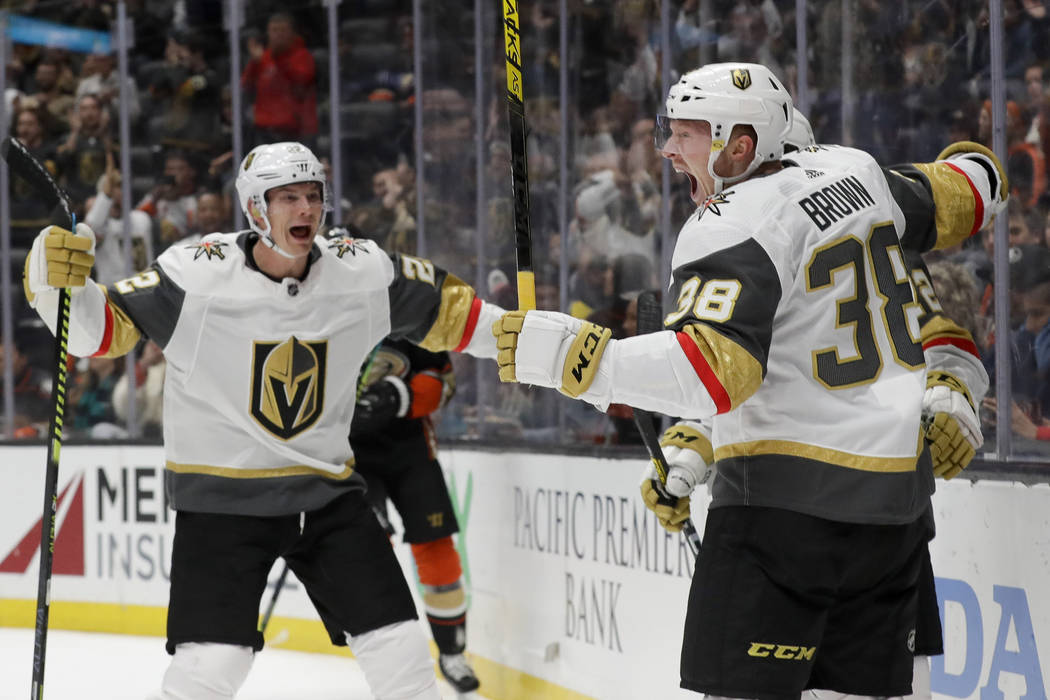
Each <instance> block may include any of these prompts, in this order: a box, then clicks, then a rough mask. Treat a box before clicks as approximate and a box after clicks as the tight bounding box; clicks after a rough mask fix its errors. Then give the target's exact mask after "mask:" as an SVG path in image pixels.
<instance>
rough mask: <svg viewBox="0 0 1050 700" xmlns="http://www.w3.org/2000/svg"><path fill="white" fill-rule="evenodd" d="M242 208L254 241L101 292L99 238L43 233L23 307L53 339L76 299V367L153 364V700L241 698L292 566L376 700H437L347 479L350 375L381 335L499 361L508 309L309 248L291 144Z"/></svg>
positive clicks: (315, 209) (466, 290)
mask: <svg viewBox="0 0 1050 700" xmlns="http://www.w3.org/2000/svg"><path fill="white" fill-rule="evenodd" d="M236 187H237V193H238V195H239V198H240V202H241V207H242V208H243V210H244V214H245V216H246V217H247V219H248V221H249V223H250V226H251V230H250V231H243V232H239V233H225V234H211V235H208V236H206V237H204V238H203V239H202V240H201V241H200V242H199V243H196V244H193V245H186V246H173V247H172V248H169V249H168V250H167V251H165V252H164V254H162V255H161V256H160V257H159V258H158V259H157V260H156V262H155V263H153V265H152V266H150V267H149V268H147V269H146V270H143V271H142V272H140V273H139V274H137V275H135V276H134V277H131V278H129V279H126V280H121V281H119V282H117V283H115V284H113V285H111V286H108V287H102V286H100V285H98V284H96V283H94V282H92V281H89V280H86V279H85V277H86V274H87V272H88V271H89V270H90V266H91V263H92V257H93V248H94V234H93V232H92V231H91V229H90V228H89V227H87V226H85V225H83V224H80V225H78V226H77V227H76V229H77V230H76V232H75V233H73V232H69V231H64V230H62V229H59V228H57V227H49V228H47V229H45V230H43V231H41V233H40V235H39V236H38V237H37V239H36V241H35V242H34V244H33V249H32V252H31V254H30V256H29V258H28V260H27V261H26V273H25V284H26V290H27V296H28V297H29V299H30V300H31V303H32V304H33V306H34V308H36V310H37V311H38V312H39V313H40V315H41V316H42V317H43V318H44V320H45V321H46V322H47V323H48V324H50V325H51V326H52V328H53V326H54V323H55V315H56V309H57V300H58V288H59V287H64V286H68V287H71V288H72V292H73V297H72V301H71V322H70V329H69V349H70V351H71V352H72V353H73V354H75V355H79V356H91V355H101V356H108V357H112V356H116V355H121V354H124V353H125V352H127V351H128V350H129V349H131V348H132V347H133V346H134V345H135V343H136V342H137V341H138V340H139V338H140V337H143V336H145V337H148V338H150V339H152V340H153V341H154V342H156V343H157V344H158V345H159V346H160V347H161V348H162V349H163V351H164V355H165V358H166V359H167V363H168V365H167V366H168V370H167V374H166V377H165V386H164V398H165V410H164V418H165V420H164V446H165V454H166V459H167V464H166V467H167V470H166V472H165V480H166V484H165V485H166V489H167V492H168V495H169V499H170V503H171V506H172V507H173V508H174V509H175V510H176V511H177V515H176V520H175V540H174V546H173V552H172V564H171V591H170V599H169V606H168V641H167V649H168V652H169V653H170V654H173V655H174V656H173V659H172V661H171V665H170V666H169V668H168V670H167V672H166V673H165V675H164V679H163V684H162V689H161V698H163V700H190V699H192V700H219V699H220V698H222V699H228V698H232V697H234V695H235V693H236V692H237V689H238V688H239V687H240V686H241V684H242V682H243V681H244V679H245V677H246V675H247V673H248V670H249V668H250V666H251V664H252V659H253V657H254V654H255V652H257V651H259V650H260V649H261V648H262V646H263V638H262V635H261V634H260V633H259V632H258V630H257V621H258V614H259V601H260V597H261V596H262V593H263V590H264V588H265V586H266V579H267V575H268V572H269V571H270V568H271V566H272V565H273V563H274V561H275V559H276V558H277V557H279V556H280V557H283V558H284V559H285V561H287V562H288V566H289V567H290V568H291V570H292V571H293V572H294V573H295V575H296V576H297V577H298V578H299V580H300V581H301V582H302V583H303V585H304V587H305V588H306V591H307V593H308V594H309V595H310V598H311V600H312V601H313V602H314V605H315V606H316V608H317V610H318V613H319V614H320V616H321V619H322V620H323V622H324V624H325V627H326V628H327V630H328V633H329V635H330V637H331V640H332V643H333V644H336V645H344V644H349V646H350V648H351V650H352V651H353V653H354V655H355V656H356V658H357V660H358V662H359V663H360V665H361V668H362V669H363V671H364V673H365V677H366V679H367V681H368V683H369V685H370V687H371V689H372V693H373V694H374V695H375V697H376V698H378V699H380V700H382V699H384V698H428V699H435V698H438V697H439V694H438V689H437V679H436V676H435V674H434V670H433V665H432V662H431V659H430V654H429V650H428V645H427V641H426V637H425V635H424V634H423V630H422V628H421V626H420V625H419V623H418V621H417V618H416V611H415V606H414V604H413V601H412V597H411V594H410V591H409V588H408V584H407V583H406V581H405V578H404V575H403V573H402V571H401V569H400V566H399V565H398V562H397V560H396V558H395V556H394V553H393V551H392V549H391V547H390V544H389V542H388V540H387V538H386V535H385V534H384V533H383V530H382V528H381V527H380V526H379V524H378V523H377V521H376V519H375V517H374V516H373V514H372V511H371V509H370V508H369V507H368V505H367V502H366V500H365V497H364V481H363V480H362V478H361V477H360V476H359V475H357V474H356V473H355V472H354V458H353V454H352V452H351V450H350V447H349V443H348V441H347V432H348V428H349V425H350V422H351V418H352V415H353V411H354V404H355V398H356V385H357V374H358V370H359V368H360V367H361V365H362V361H363V360H364V359H365V357H366V356H367V355H368V353H369V351H370V350H371V349H372V348H373V347H374V346H375V345H376V344H377V343H378V342H379V341H380V340H382V339H383V338H384V337H385V336H387V335H393V336H395V337H404V338H406V339H408V340H410V341H412V342H414V343H417V344H419V345H420V346H421V347H424V348H427V349H430V350H433V351H442V350H451V349H456V350H459V351H464V352H469V353H471V354H474V355H477V356H485V357H488V356H492V355H494V354H495V344H494V342H493V339H492V337H491V336H490V334H489V333H488V332H482V333H475V332H474V331H475V328H476V327H477V324H479V323H481V324H483V326H482V327H483V328H484V329H486V330H487V329H488V327H489V326H490V325H491V323H492V322H494V321H495V320H496V319H497V318H499V314H500V313H501V310H500V309H499V308H498V307H494V306H492V305H490V304H487V303H485V302H482V301H481V300H480V299H478V298H477V297H476V296H475V294H474V290H473V289H471V288H470V287H469V286H468V285H466V284H465V283H463V282H461V281H460V280H459V279H457V278H456V277H454V276H453V275H451V274H448V273H447V272H445V271H444V270H442V269H439V268H437V267H435V266H434V265H433V264H431V263H430V262H429V261H427V260H423V259H420V258H414V257H409V256H402V255H398V256H387V255H386V254H385V253H383V252H382V251H381V250H380V249H379V248H378V247H377V246H376V245H375V244H374V243H372V242H369V241H361V240H354V239H350V238H341V239H334V240H325V239H323V238H319V237H316V236H317V234H318V231H319V229H320V227H321V225H322V223H323V221H324V217H325V210H326V208H327V206H328V200H329V192H328V187H327V185H326V183H325V178H324V173H323V170H322V167H321V164H320V163H319V162H318V160H317V158H316V157H314V154H313V153H311V152H310V150H309V149H307V148H306V147H305V146H303V145H301V144H298V143H275V144H269V145H263V146H258V147H256V148H255V149H254V150H252V151H251V152H250V153H249V154H248V155H247V157H245V159H244V161H243V162H242V163H241V164H240V167H239V169H238V175H237V182H236Z"/></svg>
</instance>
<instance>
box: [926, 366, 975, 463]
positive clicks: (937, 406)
mask: <svg viewBox="0 0 1050 700" xmlns="http://www.w3.org/2000/svg"><path fill="white" fill-rule="evenodd" d="M922 422H923V426H924V427H925V429H926V439H927V440H928V441H929V443H930V456H931V457H932V458H933V473H934V475H935V476H940V477H943V478H945V479H951V478H952V477H953V476H955V475H956V474H958V473H959V472H961V471H962V470H963V469H965V468H966V466H967V465H968V464H969V463H970V460H972V459H973V457H974V454H976V452H977V449H978V448H979V447H980V446H981V445H982V444H983V443H984V437H983V436H982V435H981V421H980V419H979V418H978V417H977V411H976V409H975V408H974V405H973V400H972V399H971V398H970V392H969V391H968V390H967V388H966V385H965V384H963V383H962V382H961V381H959V379H957V378H956V377H955V376H954V375H952V374H948V373H947V372H931V373H930V374H929V375H928V376H927V377H926V393H925V394H924V395H923V397H922Z"/></svg>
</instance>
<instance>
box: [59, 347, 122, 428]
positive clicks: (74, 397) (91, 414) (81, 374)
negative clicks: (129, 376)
mask: <svg viewBox="0 0 1050 700" xmlns="http://www.w3.org/2000/svg"><path fill="white" fill-rule="evenodd" d="M77 370H78V372H77V374H76V375H75V377H74V380H73V388H72V389H71V390H70V392H69V405H68V407H67V410H68V411H69V412H70V413H71V414H72V420H69V419H67V420H66V423H67V425H71V426H72V428H73V430H74V431H75V432H77V433H80V434H81V435H83V436H90V437H93V438H97V439H107V438H110V439H112V438H120V437H127V431H125V430H124V429H123V428H121V427H120V426H119V425H117V414H116V413H115V412H114V410H113V388H114V387H115V386H116V385H117V380H118V379H119V378H120V375H119V372H120V368H119V367H118V366H117V362H116V360H114V359H113V358H111V357H88V358H82V359H80V360H79V361H78V362H77Z"/></svg>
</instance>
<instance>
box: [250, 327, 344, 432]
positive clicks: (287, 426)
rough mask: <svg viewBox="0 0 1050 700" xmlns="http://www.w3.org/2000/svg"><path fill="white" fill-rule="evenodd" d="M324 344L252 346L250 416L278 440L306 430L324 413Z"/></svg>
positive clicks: (291, 340)
mask: <svg viewBox="0 0 1050 700" xmlns="http://www.w3.org/2000/svg"><path fill="white" fill-rule="evenodd" d="M327 358H328V341H327V340H315V341H305V342H304V341H302V340H299V339H298V338H296V337H295V336H294V335H293V336H292V337H291V338H289V339H288V340H286V341H284V342H283V343H279V342H256V343H255V345H254V349H253V351H252V394H251V406H250V412H251V415H252V418H254V419H255V420H256V421H257V422H258V423H259V425H261V426H262V427H263V428H265V429H266V430H267V431H268V432H270V433H272V434H273V435H275V436H277V437H278V438H280V439H282V440H290V439H292V438H293V437H295V436H296V435H298V434H299V433H301V432H303V431H304V430H306V429H308V428H309V427H310V426H312V425H313V424H314V423H316V422H317V419H318V418H320V417H321V412H322V411H323V410H324V385H325V369H326V367H327V362H326V361H327Z"/></svg>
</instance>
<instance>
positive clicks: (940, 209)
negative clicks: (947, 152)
mask: <svg viewBox="0 0 1050 700" xmlns="http://www.w3.org/2000/svg"><path fill="white" fill-rule="evenodd" d="M914 165H915V167H916V168H917V169H918V170H919V171H920V172H922V173H923V174H924V175H926V178H927V179H928V180H929V181H930V189H931V190H933V203H934V205H935V206H936V208H937V217H936V226H937V244H936V245H935V246H934V248H937V249H940V248H947V247H949V246H953V245H955V244H957V243H962V242H963V241H964V240H966V239H967V238H969V237H970V234H972V233H973V232H974V228H975V224H980V223H981V222H979V221H977V222H975V221H974V212H975V210H976V206H977V202H976V200H975V199H974V190H973V186H972V185H971V184H970V181H969V180H968V179H967V178H966V176H965V175H963V174H962V173H960V172H959V171H957V170H955V169H953V168H952V167H951V166H950V165H948V164H947V163H944V162H937V163H915V164H914Z"/></svg>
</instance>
